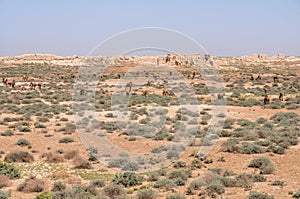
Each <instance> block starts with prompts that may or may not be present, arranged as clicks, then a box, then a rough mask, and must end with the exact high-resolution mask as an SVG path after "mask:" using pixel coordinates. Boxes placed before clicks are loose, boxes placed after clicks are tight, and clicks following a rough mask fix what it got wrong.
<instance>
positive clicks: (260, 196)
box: [248, 191, 274, 199]
mask: <svg viewBox="0 0 300 199" xmlns="http://www.w3.org/2000/svg"><path fill="white" fill-rule="evenodd" d="M248 199H274V196H270V195H268V194H267V193H261V192H257V191H251V192H250V194H249V196H248Z"/></svg>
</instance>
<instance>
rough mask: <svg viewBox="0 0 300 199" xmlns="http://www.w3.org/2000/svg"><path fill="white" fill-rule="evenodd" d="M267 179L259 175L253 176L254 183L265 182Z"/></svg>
mask: <svg viewBox="0 0 300 199" xmlns="http://www.w3.org/2000/svg"><path fill="white" fill-rule="evenodd" d="M266 181H267V178H266V177H265V176H263V175H261V174H257V175H254V182H266Z"/></svg>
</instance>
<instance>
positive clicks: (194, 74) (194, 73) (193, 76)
mask: <svg viewBox="0 0 300 199" xmlns="http://www.w3.org/2000/svg"><path fill="white" fill-rule="evenodd" d="M195 76H196V72H195V71H194V72H193V74H192V79H194V78H195Z"/></svg>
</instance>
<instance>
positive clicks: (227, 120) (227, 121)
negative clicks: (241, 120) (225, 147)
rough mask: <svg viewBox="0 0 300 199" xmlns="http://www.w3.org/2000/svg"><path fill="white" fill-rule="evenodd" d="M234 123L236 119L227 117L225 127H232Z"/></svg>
mask: <svg viewBox="0 0 300 199" xmlns="http://www.w3.org/2000/svg"><path fill="white" fill-rule="evenodd" d="M233 124H234V120H233V119H226V120H225V122H224V126H223V128H224V129H232V128H233V127H232V125H233Z"/></svg>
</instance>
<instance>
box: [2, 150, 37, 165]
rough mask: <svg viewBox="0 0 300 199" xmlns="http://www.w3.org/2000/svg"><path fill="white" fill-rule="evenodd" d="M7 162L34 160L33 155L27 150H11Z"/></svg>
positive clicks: (6, 157)
mask: <svg viewBox="0 0 300 199" xmlns="http://www.w3.org/2000/svg"><path fill="white" fill-rule="evenodd" d="M4 161H5V162H8V163H11V162H32V161H33V156H32V155H31V154H29V153H28V152H27V151H12V152H9V153H8V154H7V155H6V156H5V158H4Z"/></svg>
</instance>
